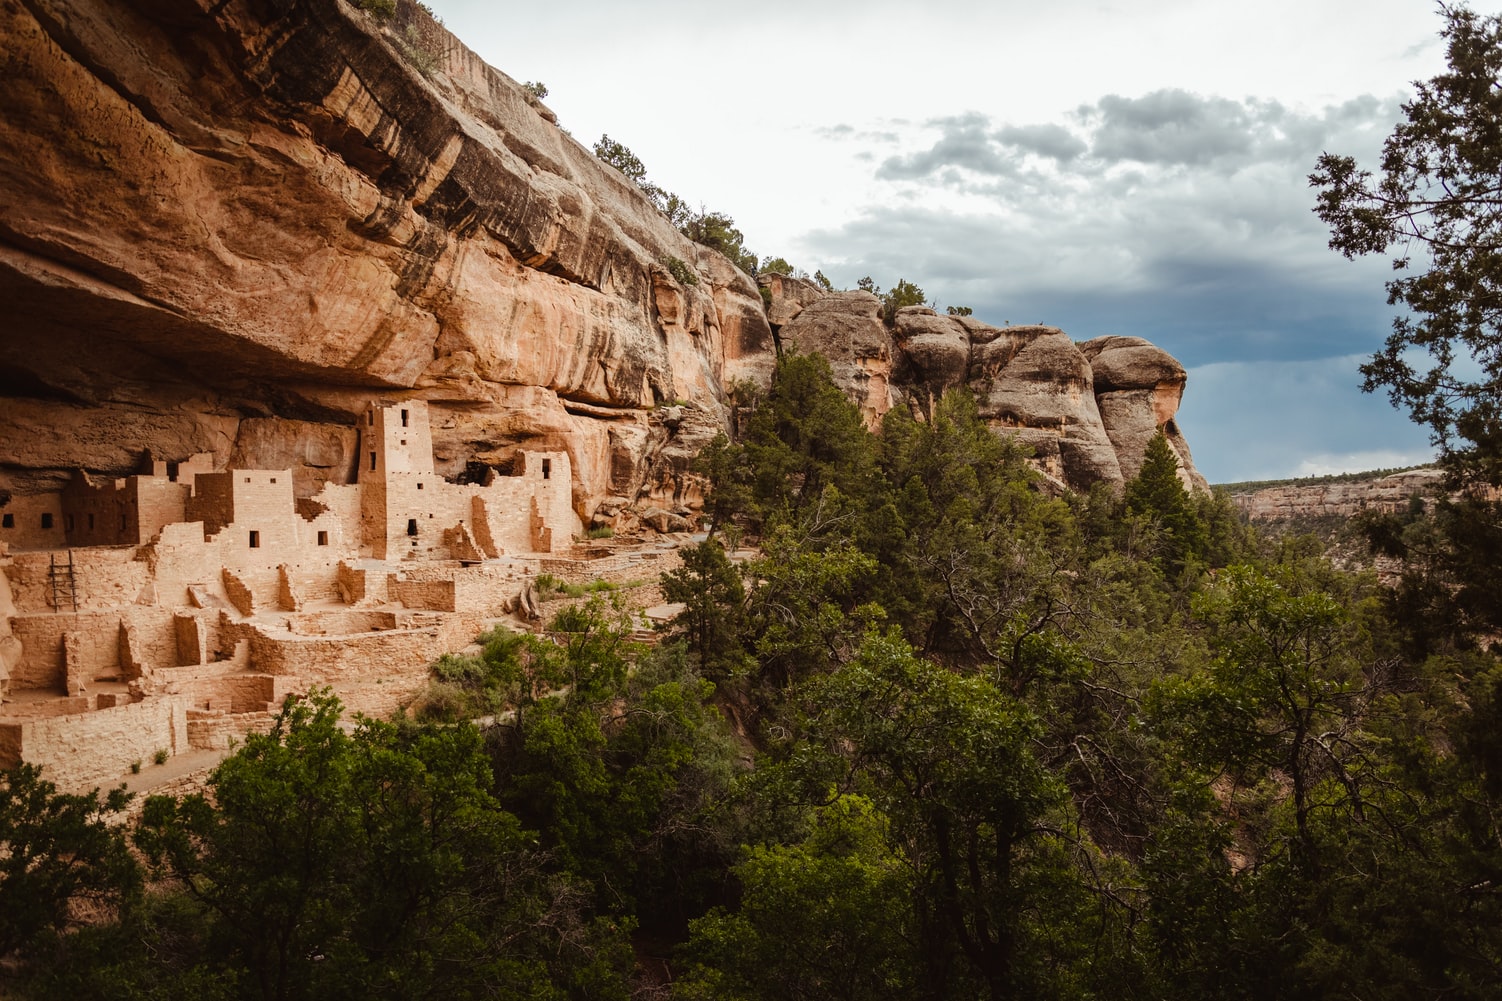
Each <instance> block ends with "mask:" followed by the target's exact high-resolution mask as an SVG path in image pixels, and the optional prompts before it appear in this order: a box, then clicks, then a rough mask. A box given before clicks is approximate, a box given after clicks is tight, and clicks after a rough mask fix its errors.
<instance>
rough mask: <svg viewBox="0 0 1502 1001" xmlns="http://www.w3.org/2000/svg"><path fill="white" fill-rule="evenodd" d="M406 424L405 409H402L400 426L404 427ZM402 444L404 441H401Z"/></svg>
mask: <svg viewBox="0 0 1502 1001" xmlns="http://www.w3.org/2000/svg"><path fill="white" fill-rule="evenodd" d="M406 426H407V412H406V411H405V410H403V411H402V427H406ZM402 444H403V445H405V444H406V442H402Z"/></svg>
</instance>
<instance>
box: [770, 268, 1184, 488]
mask: <svg viewBox="0 0 1502 1001" xmlns="http://www.w3.org/2000/svg"><path fill="white" fill-rule="evenodd" d="M760 281H761V284H762V287H763V288H764V289H766V290H767V291H768V292H769V293H770V294H771V297H772V301H771V304H770V307H769V309H768V315H769V316H770V318H771V319H772V329H773V331H774V332H775V334H776V337H777V339H778V341H779V343H780V344H782V345H784V346H786V347H790V348H793V349H795V350H798V351H804V352H813V351H817V352H820V353H821V354H823V355H824V356H825V357H827V358H828V359H829V361H830V367H831V369H832V370H833V373H834V377H835V381H836V382H838V383H839V384H840V386H841V387H842V388H843V389H844V390H845V391H846V392H847V393H848V394H849V395H850V396H851V398H852V399H854V400H855V401H856V403H857V404H858V405H859V406H860V407H861V412H862V413H863V414H864V415H865V417H866V419H867V421H868V423H870V424H873V425H874V424H875V423H876V422H877V421H879V420H880V419H881V417H882V415H883V414H885V413H886V412H887V411H888V410H890V409H891V408H892V407H893V406H896V405H898V403H899V402H901V401H903V400H904V399H905V400H906V402H907V404H908V405H910V406H912V407H913V409H914V410H915V411H916V412H917V413H918V414H919V415H922V414H924V413H926V412H927V411H928V410H929V408H930V407H931V406H932V405H933V403H934V401H936V400H937V399H938V398H939V397H940V396H942V395H943V393H944V392H945V390H948V389H953V388H956V387H961V386H963V387H967V388H968V389H969V390H970V391H971V392H972V393H973V394H974V396H975V400H976V404H977V406H978V408H979V411H980V414H981V416H982V417H984V418H985V419H986V421H987V423H989V424H990V425H991V426H992V427H994V428H996V429H997V430H998V431H999V432H1005V433H1010V434H1014V435H1016V436H1017V437H1018V438H1020V439H1021V440H1022V441H1024V442H1026V443H1027V444H1028V445H1029V446H1031V447H1032V449H1033V454H1034V462H1035V464H1036V465H1037V466H1038V468H1039V469H1040V470H1041V471H1042V472H1043V473H1044V474H1045V475H1047V476H1049V477H1050V478H1052V479H1053V480H1054V481H1055V482H1056V483H1058V484H1060V485H1063V486H1068V487H1072V488H1074V489H1079V490H1083V489H1088V488H1089V486H1090V485H1091V484H1092V483H1097V482H1101V481H1104V482H1107V483H1111V484H1113V485H1120V484H1122V483H1123V482H1125V481H1126V480H1129V479H1131V478H1132V477H1134V476H1136V475H1137V471H1138V470H1139V469H1140V468H1141V466H1142V456H1143V453H1144V452H1145V450H1146V449H1147V443H1148V442H1149V441H1150V440H1151V439H1152V437H1153V435H1154V434H1155V433H1156V432H1157V431H1159V430H1160V429H1161V430H1162V431H1163V433H1164V434H1165V435H1166V436H1167V438H1168V441H1169V444H1170V445H1171V446H1172V447H1173V449H1174V451H1175V452H1176V453H1177V454H1178V457H1179V471H1180V476H1181V478H1182V479H1183V480H1184V484H1185V486H1186V487H1188V488H1190V489H1197V490H1204V489H1207V485H1206V483H1205V479H1204V477H1202V476H1201V475H1200V474H1199V472H1198V471H1197V470H1196V469H1195V468H1194V462H1193V459H1192V458H1191V457H1190V454H1189V445H1188V442H1186V441H1185V440H1184V436H1183V434H1182V433H1180V431H1179V428H1178V424H1177V422H1176V421H1175V419H1174V418H1175V415H1176V414H1177V412H1178V407H1179V400H1180V398H1181V397H1182V395H1183V392H1184V382H1185V373H1184V368H1183V366H1181V365H1180V364H1179V363H1178V362H1177V361H1175V360H1174V359H1173V358H1172V357H1171V356H1170V355H1169V354H1168V353H1167V352H1166V351H1163V350H1162V349H1161V348H1157V347H1154V346H1153V345H1152V344H1149V343H1148V342H1147V341H1145V340H1142V339H1141V338H1139V337H1098V338H1096V339H1095V340H1092V341H1087V342H1085V343H1084V344H1075V343H1074V341H1072V340H1070V338H1069V336H1068V335H1067V334H1065V333H1064V332H1063V331H1062V330H1059V329H1058V328H1057V327H1045V326H1018V327H994V326H991V325H990V324H986V323H982V322H980V321H979V320H976V319H974V318H972V317H968V316H941V315H939V314H938V313H936V312H935V311H934V310H932V309H929V308H928V307H925V306H906V307H903V308H902V309H899V310H897V312H896V315H895V316H894V317H893V318H892V323H891V325H890V327H889V326H888V325H887V324H886V323H884V322H883V319H882V316H881V304H880V302H879V300H878V299H877V298H876V297H875V296H874V295H872V294H870V293H869V292H826V291H824V290H823V289H820V288H819V287H818V286H816V285H814V284H813V283H812V282H807V281H801V280H799V279H796V278H788V277H785V276H780V275H778V276H763V277H762V278H761V279H760ZM779 321H780V322H779Z"/></svg>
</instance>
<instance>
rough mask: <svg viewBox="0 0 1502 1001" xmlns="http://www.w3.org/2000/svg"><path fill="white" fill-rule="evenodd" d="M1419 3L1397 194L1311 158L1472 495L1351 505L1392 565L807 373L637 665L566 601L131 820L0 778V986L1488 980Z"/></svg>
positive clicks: (724, 471)
mask: <svg viewBox="0 0 1502 1001" xmlns="http://www.w3.org/2000/svg"><path fill="white" fill-rule="evenodd" d="M1445 15H1446V17H1447V29H1446V37H1447V41H1448V44H1449V54H1450V71H1449V72H1448V73H1447V74H1446V75H1444V76H1441V77H1437V78H1436V79H1435V80H1433V81H1429V82H1428V83H1425V84H1421V85H1420V89H1419V93H1418V96H1417V97H1415V99H1414V100H1413V101H1411V102H1410V103H1409V105H1407V106H1406V108H1405V111H1406V113H1407V116H1408V121H1407V122H1406V123H1405V124H1403V125H1400V126H1399V128H1398V130H1397V131H1396V132H1395V133H1394V135H1393V137H1392V138H1391V139H1389V141H1388V145H1387V149H1386V151H1385V153H1384V157H1383V163H1382V174H1381V176H1380V177H1373V176H1372V175H1370V174H1368V173H1366V172H1363V171H1360V170H1358V169H1357V167H1356V165H1355V164H1354V162H1353V161H1351V160H1349V159H1348V158H1343V157H1339V156H1334V155H1327V156H1325V157H1322V158H1321V160H1320V163H1319V164H1318V166H1317V169H1316V172H1315V174H1314V175H1312V177H1311V181H1312V183H1314V185H1315V186H1316V187H1317V188H1318V189H1319V192H1320V193H1319V208H1318V211H1319V212H1320V214H1321V217H1322V218H1324V219H1325V220H1326V222H1328V223H1329V225H1330V226H1331V231H1332V234H1333V240H1332V245H1333V246H1334V247H1335V248H1336V249H1338V250H1341V251H1343V252H1345V253H1347V254H1353V255H1354V254H1362V253H1374V252H1383V251H1386V250H1387V249H1389V248H1390V247H1394V246H1396V247H1397V253H1398V254H1399V258H1398V261H1397V265H1398V266H1397V267H1396V269H1395V270H1396V277H1395V278H1394V279H1393V281H1392V282H1391V283H1389V293H1390V295H1391V296H1392V297H1393V301H1394V302H1395V303H1398V304H1401V305H1402V306H1403V307H1404V309H1405V312H1404V314H1403V316H1402V317H1401V318H1400V319H1399V320H1398V321H1397V323H1396V324H1395V326H1394V332H1393V335H1392V338H1391V339H1390V340H1389V342H1388V347H1387V349H1386V350H1385V351H1384V352H1383V353H1380V354H1379V355H1377V356H1376V357H1375V358H1374V359H1373V361H1372V362H1371V363H1370V364H1369V365H1368V366H1367V367H1366V369H1365V370H1364V371H1365V373H1366V376H1367V380H1368V388H1371V389H1385V390H1387V391H1388V392H1390V393H1391V394H1392V396H1393V399H1394V401H1395V403H1397V404H1399V405H1401V406H1405V407H1407V408H1408V409H1409V410H1410V412H1411V413H1412V414H1413V416H1414V418H1415V419H1416V420H1419V421H1420V422H1422V423H1424V424H1426V425H1428V426H1429V427H1430V428H1431V429H1432V430H1433V431H1434V434H1435V441H1436V444H1437V445H1438V446H1439V449H1440V460H1441V464H1442V466H1443V468H1445V469H1446V471H1447V472H1448V473H1449V475H1450V482H1449V493H1447V494H1446V495H1445V496H1443V497H1436V498H1433V499H1431V501H1430V502H1429V503H1428V504H1427V505H1426V504H1414V505H1411V506H1410V507H1409V509H1407V510H1406V511H1404V512H1402V513H1400V514H1397V515H1389V516H1373V517H1368V518H1365V519H1363V520H1362V522H1361V524H1360V526H1359V527H1360V528H1361V530H1362V532H1363V535H1364V537H1365V538H1366V540H1367V541H1368V544H1369V545H1370V546H1371V547H1372V548H1373V549H1374V550H1375V551H1378V552H1382V553H1384V554H1387V555H1388V556H1391V557H1394V558H1396V559H1398V560H1399V561H1401V562H1400V565H1401V567H1402V568H1403V571H1402V575H1401V579H1400V580H1398V581H1397V582H1396V583H1395V584H1391V585H1379V583H1378V582H1377V580H1376V579H1375V577H1373V576H1371V575H1366V574H1357V573H1350V572H1344V571H1341V570H1338V569H1336V568H1335V567H1334V566H1332V564H1331V563H1330V562H1329V561H1328V560H1327V559H1326V558H1325V555H1324V553H1323V551H1322V546H1321V544H1320V543H1319V542H1318V540H1316V539H1314V538H1313V537H1307V536H1306V537H1289V536H1284V537H1280V538H1265V537H1261V536H1259V535H1258V534H1257V533H1256V532H1254V531H1252V530H1251V529H1250V528H1248V527H1247V526H1245V525H1244V524H1243V523H1242V522H1241V521H1240V520H1239V519H1238V517H1237V516H1236V515H1235V512H1234V511H1233V509H1232V508H1231V506H1230V504H1229V502H1228V501H1227V499H1226V497H1225V495H1223V494H1219V495H1210V494H1192V493H1190V492H1187V491H1186V490H1185V489H1184V487H1183V485H1182V484H1181V482H1180V480H1179V478H1178V476H1177V467H1176V461H1175V458H1174V455H1173V453H1172V451H1171V450H1170V448H1169V447H1168V445H1167V443H1166V442H1165V441H1164V440H1163V438H1162V437H1161V436H1160V437H1158V438H1156V439H1154V441H1153V442H1152V444H1151V445H1150V446H1149V448H1148V451H1147V454H1146V456H1145V461H1144V464H1143V466H1142V470H1141V474H1140V475H1139V477H1138V478H1137V479H1135V480H1133V481H1132V482H1130V483H1129V484H1128V485H1127V487H1126V489H1125V491H1124V492H1122V493H1121V494H1119V495H1118V494H1115V493H1113V492H1111V491H1110V490H1109V489H1106V488H1104V487H1102V488H1099V489H1097V490H1095V491H1093V492H1091V493H1090V494H1088V495H1075V494H1066V495H1062V496H1059V495H1055V494H1053V493H1051V492H1050V491H1049V490H1047V489H1046V488H1045V486H1044V484H1043V483H1042V481H1041V480H1040V478H1039V477H1038V476H1037V475H1036V474H1035V473H1034V472H1032V471H1031V469H1030V467H1029V466H1028V464H1027V462H1026V458H1027V457H1026V455H1025V454H1024V452H1023V450H1022V448H1021V447H1020V446H1018V445H1017V444H1016V443H1015V442H1013V441H1011V440H1008V439H1005V438H1002V437H999V436H997V435H996V434H995V433H994V432H993V431H992V430H990V429H989V428H988V427H987V426H986V425H985V424H984V423H983V422H982V421H981V420H980V419H979V418H978V416H977V414H976V409H975V405H974V402H973V400H971V399H970V398H969V397H968V396H966V395H965V394H963V393H958V392H956V393H950V394H948V395H946V396H944V397H943V398H941V399H936V400H931V401H928V403H927V405H926V406H924V407H921V408H919V410H920V412H919V413H918V414H917V415H916V416H915V415H913V414H911V413H909V412H906V411H903V410H898V411H893V412H892V413H889V414H888V415H887V417H886V419H885V421H884V422H883V424H882V426H881V427H880V429H879V430H878V431H877V432H875V433H873V432H871V431H869V430H868V429H867V428H866V427H865V426H864V425H863V423H862V421H861V419H860V416H859V414H858V412H857V411H856V409H855V407H854V406H853V405H852V404H851V403H850V402H849V400H848V399H846V397H845V396H844V395H843V394H842V393H841V392H840V391H839V390H838V389H837V388H836V387H835V385H834V384H833V382H832V381H831V379H830V374H829V369H828V366H827V364H826V363H825V362H824V360H823V359H822V358H820V357H818V356H810V355H796V354H788V355H785V356H784V357H782V358H781V359H780V361H779V363H778V365H777V369H776V373H775V377H774V379H773V381H772V383H771V386H770V388H769V389H767V390H766V391H764V392H757V391H753V390H750V389H746V388H744V387H743V388H742V390H741V391H740V394H739V398H738V404H739V406H738V408H737V411H736V419H735V421H734V425H735V428H736V434H735V435H734V436H722V437H721V438H719V439H717V440H716V441H715V442H714V444H713V445H711V446H710V447H709V448H708V449H707V450H706V451H705V452H704V454H703V455H702V456H701V457H700V460H699V461H700V464H701V471H702V473H703V475H704V477H705V479H706V482H707V483H708V485H709V486H708V493H707V495H706V501H705V515H706V518H707V519H708V522H709V524H710V529H711V530H710V536H709V538H708V540H707V541H705V542H703V543H702V544H699V545H697V546H695V547H693V548H691V549H688V550H685V551H684V553H683V556H684V559H683V565H682V567H681V568H680V569H677V570H674V571H672V572H670V573H668V574H667V575H665V579H664V591H665V593H666V595H667V597H668V598H669V599H670V600H673V601H678V602H682V603H683V604H684V611H683V612H682V614H681V615H679V616H678V618H677V619H676V620H675V621H674V622H673V624H672V626H671V628H670V630H668V632H667V633H666V634H665V635H664V637H663V641H662V642H661V643H659V644H657V645H655V646H643V645H638V644H636V643H633V642H632V640H631V636H632V630H631V621H630V618H629V616H628V615H627V613H626V611H625V610H624V609H623V608H622V607H620V605H619V604H618V603H617V602H614V601H613V600H612V596H611V595H609V594H608V593H600V594H594V595H591V596H588V597H586V598H584V599H583V600H580V601H578V602H574V603H567V604H564V605H563V607H562V608H561V610H559V611H557V612H556V614H554V615H553V617H552V618H551V620H550V621H549V622H548V623H547V625H546V628H545V630H544V631H543V632H542V633H540V634H537V635H532V634H522V633H514V632H510V631H507V630H504V629H497V630H496V631H493V632H491V633H488V634H486V635H485V636H483V637H481V652H480V653H478V654H469V655H451V656H448V657H445V658H443V659H442V660H441V661H439V662H438V663H437V664H436V665H435V666H434V679H433V682H432V685H431V686H430V688H429V689H428V691H427V693H426V694H425V695H424V696H423V697H422V698H421V699H420V700H419V701H418V702H417V703H415V704H414V705H413V706H412V707H411V709H410V711H409V712H408V713H407V714H406V715H405V716H403V717H402V718H399V719H397V720H395V721H391V722H381V721H375V720H368V719H359V720H355V721H351V720H346V719H342V711H341V707H340V706H339V704H338V702H337V700H336V699H334V698H333V697H332V696H331V695H330V694H328V693H327V692H314V693H312V694H310V695H309V696H307V697H304V698H298V699H291V700H289V701H288V702H287V704H286V705H285V707H284V708H283V710H282V712H281V714H280V715H279V716H278V718H277V720H276V723H275V725H274V727H273V729H272V730H271V732H270V733H269V734H266V735H261V736H254V737H251V738H250V739H249V740H247V742H246V743H245V745H244V746H243V747H242V748H241V749H240V750H239V751H238V752H237V753H236V754H234V755H233V756H231V757H229V758H227V759H226V760H225V762H224V763H223V764H222V765H221V766H220V767H219V769H218V770H217V771H216V772H215V773H214V775H213V777H212V779H211V780H210V782H209V787H208V789H207V790H206V792H205V793H204V794H199V795H190V796H184V797H167V796H157V797H152V798H150V799H148V800H147V801H146V802H145V803H144V804H142V805H141V810H140V812H139V819H138V820H137V821H135V822H133V823H131V824H129V825H119V824H111V823H109V822H108V821H109V818H110V815H111V814H112V813H113V812H115V811H118V810H119V809H121V808H122V807H123V806H124V805H125V804H124V802H123V795H122V794H120V793H118V792H117V793H115V794H111V795H109V796H107V797H105V798H104V799H99V798H96V797H94V796H72V795H65V794H61V793H58V792H57V791H56V790H55V789H54V788H52V787H51V786H50V785H49V784H48V783H47V782H46V780H45V776H42V775H39V774H38V773H37V772H36V770H35V769H30V768H25V767H23V768H21V769H18V770H16V771H13V772H11V773H9V774H8V775H6V776H4V778H3V779H0V840H3V841H4V842H5V843H6V845H7V846H8V850H7V851H6V852H5V853H4V857H3V858H0V952H3V953H4V954H5V955H6V956H7V957H8V959H7V960H6V963H5V965H4V968H3V973H4V977H5V991H6V993H7V994H10V995H14V996H18V997H25V998H36V999H44V998H45V999H52V998H68V999H76V998H86V997H111V998H142V999H144V998H184V997H193V998H203V999H216V998H223V999H229V998H258V999H291V998H320V999H325V998H328V999H334V998H344V997H349V998H362V999H364V998H425V997H433V998H440V997H441V998H480V997H486V998H530V999H539V1001H541V999H625V998H630V997H648V996H654V997H676V998H683V999H710V998H715V999H743V1001H753V999H769V1001H770V999H774V998H775V999H786V998H793V999H815V998H851V999H854V998H861V999H880V998H894V999H896V998H904V999H905V998H934V999H941V998H942V999H966V998H977V999H1000V998H1040V999H1042V998H1050V999H1053V998H1093V997H1101V998H1144V999H1146V998H1153V999H1160V998H1170V999H1173V998H1182V999H1199V998H1224V999H1241V998H1246V999H1251V998H1266V997H1279V998H1310V999H1315V998H1319V999H1323V998H1343V997H1349V998H1362V999H1380V998H1388V999H1407V998H1436V999H1438V998H1446V999H1451V998H1454V999H1461V998H1467V999H1469V998H1494V997H1499V996H1502V976H1499V970H1502V843H1499V822H1502V664H1499V661H1498V658H1497V656H1496V654H1495V653H1494V652H1493V649H1494V646H1493V644H1494V642H1495V640H1496V638H1497V636H1498V633H1499V630H1502V581H1499V579H1498V575H1497V572H1496V568H1497V566H1498V565H1499V562H1498V561H1499V556H1502V504H1499V502H1498V501H1497V500H1496V499H1495V498H1496V497H1497V487H1498V485H1499V483H1502V404H1499V400H1502V352H1498V351H1497V350H1496V347H1497V345H1498V343H1499V342H1502V334H1499V333H1498V328H1497V323H1498V321H1497V319H1496V308H1495V305H1494V304H1495V301H1496V296H1495V294H1494V293H1493V292H1492V289H1494V288H1496V287H1497V285H1498V283H1499V281H1502V257H1499V255H1497V254H1496V253H1495V250H1494V248H1495V247H1496V246H1498V245H1499V244H1502V234H1499V232H1498V228H1499V227H1502V220H1499V219H1498V218H1497V216H1496V213H1495V211H1494V203H1495V187H1496V178H1497V176H1498V174H1499V167H1502V140H1499V138H1498V137H1499V136H1502V109H1499V107H1498V104H1497V99H1496V96H1495V95H1496V92H1497V86H1498V85H1497V76H1498V66H1502V22H1499V21H1498V19H1496V18H1485V17H1479V16H1476V15H1474V14H1472V13H1470V12H1469V11H1466V10H1464V9H1446V10H1445ZM1415 255H1417V259H1422V260H1425V261H1427V262H1428V270H1427V271H1424V272H1422V273H1417V274H1416V273H1411V272H1409V271H1407V270H1406V269H1408V268H1410V267H1411V266H1412V265H1411V264H1410V261H1411V260H1412V259H1415ZM1423 350H1427V351H1428V352H1429V354H1430V356H1431V357H1432V358H1433V359H1435V362H1436V365H1435V367H1434V368H1432V369H1430V370H1429V371H1428V372H1418V371H1416V370H1415V369H1413V368H1412V365H1413V364H1414V363H1415V359H1416V356H1417V354H1420V353H1422V351H1423ZM1457 357H1463V358H1468V359H1470V360H1472V361H1474V362H1475V364H1474V365H1470V366H1469V367H1467V366H1464V365H1462V366H1459V367H1458V368H1457V369H1456V370H1455V371H1458V372H1461V373H1462V375H1456V374H1455V372H1453V371H1452V370H1451V367H1450V366H1451V362H1452V361H1454V360H1455V359H1456V358H1457ZM1478 371H1479V373H1480V374H1479V375H1477V374H1476V373H1477V372H1478ZM920 418H921V419H920ZM480 718H483V719H486V720H489V721H491V722H488V723H487V725H485V726H484V727H483V728H481V727H479V726H477V725H475V724H474V723H471V722H469V721H470V720H473V719H480Z"/></svg>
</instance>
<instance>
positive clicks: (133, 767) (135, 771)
mask: <svg viewBox="0 0 1502 1001" xmlns="http://www.w3.org/2000/svg"><path fill="white" fill-rule="evenodd" d="M130 773H131V774H132V775H140V774H141V759H140V758H137V759H136V760H134V761H132V762H131V763H130Z"/></svg>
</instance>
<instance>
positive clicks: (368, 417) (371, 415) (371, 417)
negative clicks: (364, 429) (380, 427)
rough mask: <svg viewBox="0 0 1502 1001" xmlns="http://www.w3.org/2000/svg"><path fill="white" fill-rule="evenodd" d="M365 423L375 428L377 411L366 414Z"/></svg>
mask: <svg viewBox="0 0 1502 1001" xmlns="http://www.w3.org/2000/svg"><path fill="white" fill-rule="evenodd" d="M365 423H366V425H368V426H369V427H375V411H374V410H370V411H367V412H366V414H365Z"/></svg>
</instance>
